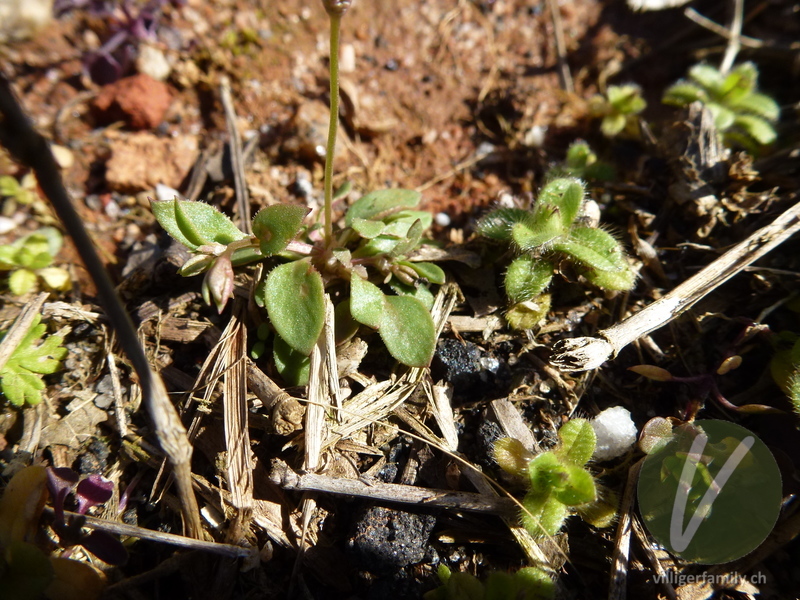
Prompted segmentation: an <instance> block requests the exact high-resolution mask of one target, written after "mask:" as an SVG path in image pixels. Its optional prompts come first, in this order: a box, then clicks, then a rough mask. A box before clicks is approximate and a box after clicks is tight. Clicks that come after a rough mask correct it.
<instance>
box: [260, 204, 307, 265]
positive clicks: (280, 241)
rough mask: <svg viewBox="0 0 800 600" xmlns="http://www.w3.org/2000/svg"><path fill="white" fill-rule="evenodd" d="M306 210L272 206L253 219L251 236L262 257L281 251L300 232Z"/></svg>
mask: <svg viewBox="0 0 800 600" xmlns="http://www.w3.org/2000/svg"><path fill="white" fill-rule="evenodd" d="M307 214H308V209H307V208H306V207H304V206H296V205H288V204H273V205H272V206H267V207H266V208H263V209H261V210H260V211H258V214H256V216H255V218H254V219H253V234H254V235H255V236H256V237H257V238H258V244H259V247H260V248H261V252H262V254H264V256H271V255H273V254H277V253H278V252H281V251H283V250H284V249H285V248H286V246H287V245H288V244H289V242H291V241H292V240H293V239H294V238H295V236H296V235H297V234H298V232H299V231H300V227H301V226H302V225H303V219H305V218H306V215H307Z"/></svg>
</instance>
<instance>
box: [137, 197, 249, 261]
mask: <svg viewBox="0 0 800 600" xmlns="http://www.w3.org/2000/svg"><path fill="white" fill-rule="evenodd" d="M150 207H151V209H152V211H153V214H154V215H155V217H156V219H157V220H158V222H159V223H160V224H161V226H162V227H163V228H164V229H165V230H166V232H167V233H168V234H170V235H171V236H172V237H173V238H175V239H176V240H178V241H179V242H180V243H182V244H183V245H184V246H186V247H188V248H190V249H192V250H196V249H197V248H198V247H199V246H203V245H205V244H211V243H217V244H222V245H225V246H227V245H228V244H230V243H231V242H235V241H236V240H240V239H242V238H244V237H246V236H245V234H244V233H242V232H241V231H239V229H238V228H237V227H236V225H234V224H233V221H231V220H230V219H229V218H228V217H227V216H225V215H223V214H222V213H221V212H219V211H218V210H217V209H216V208H214V207H213V206H209V205H208V204H204V203H202V202H192V201H189V200H178V199H177V198H175V199H174V200H162V201H156V200H153V201H151V202H150Z"/></svg>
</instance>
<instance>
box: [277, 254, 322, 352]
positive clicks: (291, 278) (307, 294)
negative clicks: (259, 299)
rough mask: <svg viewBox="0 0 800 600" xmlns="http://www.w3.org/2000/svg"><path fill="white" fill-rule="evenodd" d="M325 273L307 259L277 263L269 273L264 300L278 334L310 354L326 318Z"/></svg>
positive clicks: (290, 343)
mask: <svg viewBox="0 0 800 600" xmlns="http://www.w3.org/2000/svg"><path fill="white" fill-rule="evenodd" d="M323 288H324V286H323V283H322V277H321V276H320V274H319V273H318V272H317V271H316V270H315V269H314V267H312V266H311V263H310V262H307V261H305V260H301V261H294V262H290V263H286V264H283V265H279V266H277V267H275V268H274V269H273V270H272V271H271V272H270V273H269V275H268V276H267V282H266V285H265V289H264V304H265V306H266V307H267V312H268V314H269V318H270V321H272V325H273V326H274V327H275V330H276V331H277V332H278V335H280V336H281V338H283V340H284V341H285V342H286V343H288V344H289V345H290V346H291V347H292V348H293V349H294V350H296V351H297V352H299V353H301V354H303V355H305V356H308V355H310V354H311V350H312V349H313V348H314V344H316V343H317V340H318V339H319V336H320V334H321V333H322V326H323V324H324V321H325V296H324V289H323Z"/></svg>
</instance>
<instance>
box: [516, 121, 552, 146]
mask: <svg viewBox="0 0 800 600" xmlns="http://www.w3.org/2000/svg"><path fill="white" fill-rule="evenodd" d="M546 133H547V127H542V126H541V125H534V126H533V127H531V128H530V129H529V130H528V131H526V132H525V137H524V138H523V139H522V143H523V144H525V145H526V146H528V147H530V148H541V147H542V146H543V145H544V137H545V134H546Z"/></svg>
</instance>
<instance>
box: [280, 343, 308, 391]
mask: <svg viewBox="0 0 800 600" xmlns="http://www.w3.org/2000/svg"><path fill="white" fill-rule="evenodd" d="M272 358H273V359H274V360H275V368H276V369H277V371H278V373H280V375H281V377H283V380H284V381H285V382H286V383H287V384H288V385H306V384H307V383H308V376H309V373H310V372H311V360H310V359H309V357H308V356H306V355H304V354H300V353H299V352H296V351H295V350H294V349H292V347H291V346H290V345H289V344H287V343H286V341H285V340H284V339H283V338H281V337H280V336H277V335H276V336H275V341H274V342H273V343H272Z"/></svg>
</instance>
